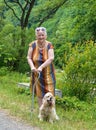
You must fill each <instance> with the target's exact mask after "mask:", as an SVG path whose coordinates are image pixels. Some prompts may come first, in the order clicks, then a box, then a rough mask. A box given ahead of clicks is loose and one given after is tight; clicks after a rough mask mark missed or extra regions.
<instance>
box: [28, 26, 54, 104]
mask: <svg viewBox="0 0 96 130" xmlns="http://www.w3.org/2000/svg"><path fill="white" fill-rule="evenodd" d="M35 35H36V40H35V41H33V42H32V43H30V44H29V50H28V56H27V60H28V64H29V66H30V68H31V71H32V72H33V73H32V85H34V83H35V81H36V78H37V75H38V73H40V77H39V80H38V82H37V84H36V87H35V93H36V95H37V97H38V104H39V107H40V106H41V104H42V98H43V97H44V95H45V94H46V93H47V92H51V93H52V94H53V95H54V94H55V83H56V80H55V72H54V65H53V60H54V50H53V45H52V43H51V42H49V41H47V40H46V38H47V32H46V28H44V27H38V28H36V29H35Z"/></svg>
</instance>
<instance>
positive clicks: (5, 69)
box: [0, 67, 9, 76]
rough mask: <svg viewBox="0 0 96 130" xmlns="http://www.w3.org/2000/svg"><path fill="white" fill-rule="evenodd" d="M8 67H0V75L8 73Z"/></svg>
mask: <svg viewBox="0 0 96 130" xmlns="http://www.w3.org/2000/svg"><path fill="white" fill-rule="evenodd" d="M8 72H9V71H8V68H7V67H2V68H0V76H4V75H6V74H8Z"/></svg>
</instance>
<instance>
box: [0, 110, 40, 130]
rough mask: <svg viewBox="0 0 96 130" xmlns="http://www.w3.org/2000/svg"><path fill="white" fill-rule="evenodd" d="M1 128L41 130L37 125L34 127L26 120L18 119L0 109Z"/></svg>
mask: <svg viewBox="0 0 96 130" xmlns="http://www.w3.org/2000/svg"><path fill="white" fill-rule="evenodd" d="M0 130H40V129H39V128H37V127H32V126H29V125H27V124H25V123H24V122H20V121H17V120H16V119H15V118H13V117H11V116H9V115H8V114H7V113H6V112H5V111H3V110H0Z"/></svg>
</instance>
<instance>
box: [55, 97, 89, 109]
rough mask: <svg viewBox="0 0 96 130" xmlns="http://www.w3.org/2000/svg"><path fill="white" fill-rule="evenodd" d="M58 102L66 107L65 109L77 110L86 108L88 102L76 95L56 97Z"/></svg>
mask: <svg viewBox="0 0 96 130" xmlns="http://www.w3.org/2000/svg"><path fill="white" fill-rule="evenodd" d="M56 104H57V105H59V106H61V107H62V108H64V109H65V110H70V109H75V110H86V109H87V107H88V103H86V102H81V101H80V100H79V99H78V98H76V97H66V96H64V97H63V98H59V97H56Z"/></svg>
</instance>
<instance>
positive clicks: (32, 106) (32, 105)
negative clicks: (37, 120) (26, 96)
mask: <svg viewBox="0 0 96 130" xmlns="http://www.w3.org/2000/svg"><path fill="white" fill-rule="evenodd" d="M32 73H33V72H31V74H32ZM39 78H40V72H39V73H38V77H37V79H36V81H35V83H34V85H33V87H32V104H31V117H32V111H33V109H34V90H35V86H36V84H37V82H38V80H39Z"/></svg>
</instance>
